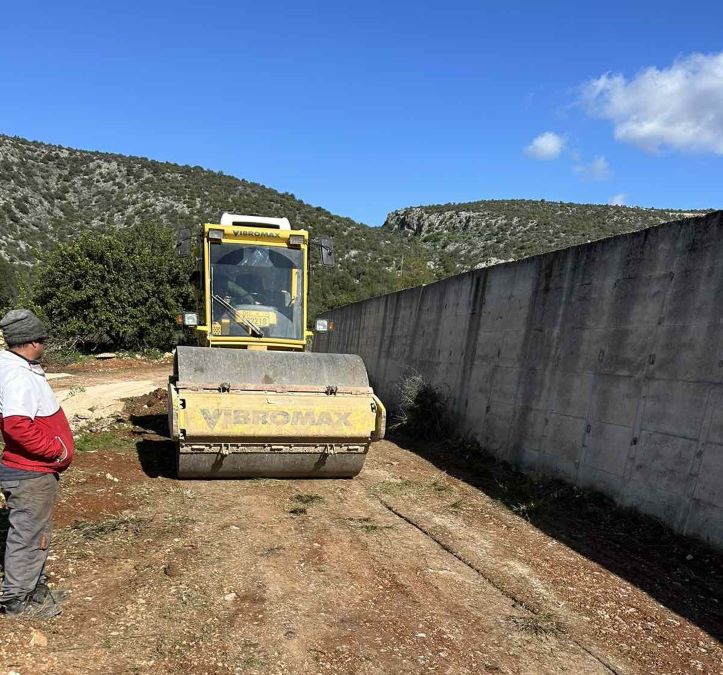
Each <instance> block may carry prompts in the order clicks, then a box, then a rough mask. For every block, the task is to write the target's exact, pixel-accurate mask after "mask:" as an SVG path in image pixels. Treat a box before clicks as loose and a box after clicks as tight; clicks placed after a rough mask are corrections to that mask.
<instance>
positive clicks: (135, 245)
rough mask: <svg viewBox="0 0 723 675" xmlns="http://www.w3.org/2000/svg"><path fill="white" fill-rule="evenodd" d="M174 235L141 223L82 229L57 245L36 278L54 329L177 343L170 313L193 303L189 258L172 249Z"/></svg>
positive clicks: (36, 294) (141, 344)
mask: <svg viewBox="0 0 723 675" xmlns="http://www.w3.org/2000/svg"><path fill="white" fill-rule="evenodd" d="M174 236H175V235H174V233H173V231H172V230H171V229H170V228H166V227H162V226H157V225H149V224H145V225H137V226H133V227H128V228H125V229H120V230H112V231H108V232H104V233H102V234H98V233H97V232H87V233H85V234H83V235H81V236H80V238H78V239H76V240H75V241H73V242H72V243H68V244H61V245H59V246H58V247H57V248H55V249H54V250H53V251H52V252H51V253H50V254H49V255H47V256H46V257H45V258H44V259H43V260H42V261H41V262H40V263H39V265H38V267H37V269H36V272H35V275H34V277H35V279H34V283H33V300H34V301H35V302H36V303H37V304H38V305H39V306H40V307H42V309H43V312H44V314H45V315H46V316H47V317H48V320H49V322H50V326H51V332H52V334H53V335H54V336H57V337H60V338H76V339H79V340H80V341H81V342H84V343H99V344H106V345H109V346H112V347H114V348H121V349H142V348H148V347H155V348H158V349H169V348H171V347H172V346H173V345H175V344H176V343H177V341H178V339H179V338H180V335H181V333H180V330H179V328H178V326H177V325H176V323H175V316H176V315H177V314H178V312H179V311H180V310H181V309H182V308H183V307H188V306H189V305H190V303H191V287H190V285H189V281H188V279H189V274H190V271H191V269H190V267H191V262H190V260H189V259H188V258H178V257H177V256H176V255H175V252H174V242H175V239H174Z"/></svg>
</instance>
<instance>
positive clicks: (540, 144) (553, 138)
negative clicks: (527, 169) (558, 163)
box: [525, 131, 565, 160]
mask: <svg viewBox="0 0 723 675" xmlns="http://www.w3.org/2000/svg"><path fill="white" fill-rule="evenodd" d="M564 147H565V139H564V138H563V137H562V136H560V135H558V134H556V133H555V132H554V131H545V132H544V133H542V134H540V135H539V136H537V137H536V138H534V139H533V141H532V143H530V144H529V145H528V146H527V147H526V148H525V154H526V155H527V156H528V157H532V159H541V160H547V159H557V158H558V157H559V156H560V153H561V152H562V149H563V148H564Z"/></svg>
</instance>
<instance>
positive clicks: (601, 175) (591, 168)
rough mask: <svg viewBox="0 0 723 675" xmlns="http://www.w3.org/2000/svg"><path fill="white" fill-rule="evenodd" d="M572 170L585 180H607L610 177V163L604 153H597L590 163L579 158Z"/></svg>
mask: <svg viewBox="0 0 723 675" xmlns="http://www.w3.org/2000/svg"><path fill="white" fill-rule="evenodd" d="M572 170H573V171H574V172H575V173H577V174H579V175H580V176H582V177H583V178H584V179H585V180H607V179H608V178H609V177H610V165H609V164H608V161H607V160H606V159H605V158H604V157H603V156H602V155H597V156H596V157H595V159H593V160H592V162H590V163H589V164H585V163H584V162H583V161H582V160H580V159H578V160H577V161H576V162H575V164H574V165H573V167H572Z"/></svg>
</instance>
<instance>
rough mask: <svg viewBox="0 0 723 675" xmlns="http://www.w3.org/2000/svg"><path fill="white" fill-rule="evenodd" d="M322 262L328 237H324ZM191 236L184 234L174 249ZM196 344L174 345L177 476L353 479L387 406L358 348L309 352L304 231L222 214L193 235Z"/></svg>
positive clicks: (379, 433) (188, 320)
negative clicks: (344, 351)
mask: <svg viewBox="0 0 723 675" xmlns="http://www.w3.org/2000/svg"><path fill="white" fill-rule="evenodd" d="M316 243H318V244H319V245H320V246H321V253H322V260H323V261H325V262H327V263H328V262H329V261H330V259H331V257H332V256H331V251H332V249H331V242H330V240H328V239H322V240H321V241H320V242H316ZM192 245H193V239H192V238H191V237H190V234H188V233H186V232H182V233H180V235H179V252H180V253H181V254H190V253H191V249H192ZM195 249H196V253H197V255H198V263H199V264H198V270H197V272H196V273H195V277H196V281H197V284H196V285H197V289H198V296H199V307H198V311H197V313H191V312H184V313H183V315H182V316H183V317H184V321H183V323H184V324H185V325H187V326H193V327H194V328H195V332H196V335H197V337H198V344H199V345H200V346H198V347H185V346H183V347H178V348H177V350H176V356H175V360H174V373H173V375H172V377H171V378H170V383H169V410H168V413H169V427H170V429H171V433H172V436H173V438H174V440H176V442H177V447H178V455H177V457H178V474H179V476H180V477H201V478H207V477H305V478H307V477H339V478H340V477H352V476H354V475H356V474H357V473H358V472H359V471H360V470H361V468H362V466H363V464H364V459H365V457H366V453H367V451H368V448H369V444H370V442H371V441H372V440H376V439H380V438H382V437H383V435H384V427H385V410H384V406H383V405H382V403H381V401H379V399H378V398H377V397H376V396H375V395H374V393H373V391H372V389H371V388H370V387H369V381H368V378H367V373H366V368H365V367H364V363H363V362H362V360H361V358H360V357H359V356H356V355H350V354H315V353H309V352H305V351H304V350H305V348H306V340H307V337H308V336H310V335H311V333H310V332H308V331H307V330H306V325H307V315H306V311H307V310H306V305H307V298H308V292H307V291H308V282H309V279H308V270H309V263H308V255H309V235H308V232H306V231H304V230H292V229H291V226H290V224H289V221H288V220H287V219H286V218H262V217H258V216H237V215H233V214H224V215H223V217H222V218H221V222H220V223H219V224H207V225H204V226H203V230H202V234H201V235H200V237H199V238H198V239H197V240H196V243H195Z"/></svg>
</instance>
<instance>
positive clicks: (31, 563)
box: [0, 473, 58, 602]
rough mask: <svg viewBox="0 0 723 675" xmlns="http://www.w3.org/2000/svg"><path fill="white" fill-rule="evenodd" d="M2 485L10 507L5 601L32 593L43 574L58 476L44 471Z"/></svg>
mask: <svg viewBox="0 0 723 675" xmlns="http://www.w3.org/2000/svg"><path fill="white" fill-rule="evenodd" d="M0 489H2V493H3V495H5V501H6V503H7V508H8V509H9V513H8V524H9V527H8V536H7V543H6V545H5V578H4V580H3V586H2V601H3V602H7V601H8V600H12V599H14V598H24V597H26V596H27V595H29V594H30V593H32V592H33V591H34V590H35V587H36V586H37V584H38V580H39V579H40V577H41V576H42V575H43V570H44V568H45V561H46V560H47V558H48V550H49V549H50V531H51V527H52V520H53V506H54V504H55V498H56V495H57V493H58V476H57V474H54V473H41V474H38V476H37V477H36V478H26V479H24V480H3V481H0Z"/></svg>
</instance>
